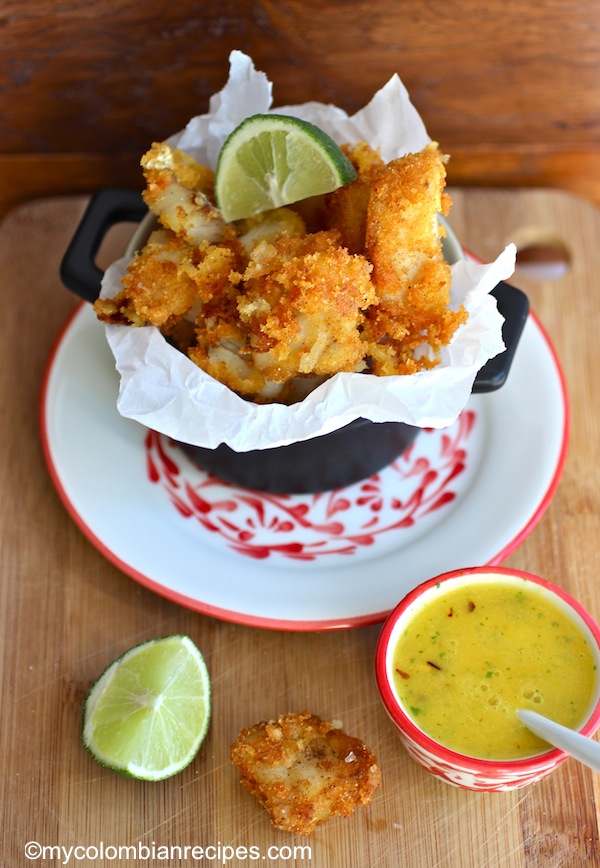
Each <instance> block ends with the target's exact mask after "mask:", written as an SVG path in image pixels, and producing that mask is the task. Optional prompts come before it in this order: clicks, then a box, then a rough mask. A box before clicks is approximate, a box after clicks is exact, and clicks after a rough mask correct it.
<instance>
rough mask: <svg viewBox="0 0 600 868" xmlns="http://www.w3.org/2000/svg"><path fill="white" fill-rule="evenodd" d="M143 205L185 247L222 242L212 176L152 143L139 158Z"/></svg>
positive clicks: (180, 155) (174, 150) (222, 223)
mask: <svg viewBox="0 0 600 868" xmlns="http://www.w3.org/2000/svg"><path fill="white" fill-rule="evenodd" d="M141 164H142V168H143V170H144V177H145V179H146V189H145V190H144V192H143V194H142V195H143V198H144V202H145V203H146V205H147V206H148V208H150V210H151V211H153V212H154V213H155V214H156V216H157V217H158V219H159V221H160V222H161V224H162V225H163V226H165V227H166V228H167V229H170V230H171V231H173V232H175V233H176V234H177V235H179V236H180V237H181V238H183V239H184V240H185V241H187V242H188V244H200V243H201V242H203V241H211V242H216V241H222V240H223V238H225V237H226V234H227V233H228V231H229V232H230V231H231V230H230V229H229V228H228V226H227V224H226V223H225V221H224V220H223V217H222V216H221V213H220V212H219V211H218V210H217V208H216V207H215V205H214V203H213V190H214V172H212V171H211V170H210V169H208V168H206V166H202V165H201V164H200V163H198V162H197V161H196V160H195V159H194V158H193V157H191V156H189V155H188V154H185V153H184V152H183V151H180V150H179V149H178V148H172V147H171V146H170V145H168V144H167V143H166V142H160V143H157V142H155V143H154V144H153V145H152V147H151V148H150V150H149V151H148V152H147V153H146V154H144V156H143V157H142V161H141Z"/></svg>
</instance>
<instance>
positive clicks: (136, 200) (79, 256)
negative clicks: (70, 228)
mask: <svg viewBox="0 0 600 868" xmlns="http://www.w3.org/2000/svg"><path fill="white" fill-rule="evenodd" d="M147 210H148V209H147V207H146V205H145V204H144V200H143V199H142V194H141V193H139V192H137V191H135V190H125V189H119V188H108V189H104V190H99V191H98V192H97V193H94V195H93V196H92V197H91V199H90V201H89V203H88V206H87V208H86V210H85V212H84V214H83V217H82V218H81V221H80V222H79V226H78V227H77V229H76V231H75V234H74V236H73V238H72V240H71V243H70V244H69V246H68V248H67V250H66V253H65V255H64V256H63V258H62V262H61V264H60V278H61V280H62V282H63V283H64V285H65V286H66V287H67V289H70V290H71V291H72V292H74V293H75V294H76V295H79V296H81V298H83V299H85V301H89V302H90V303H93V302H95V301H96V299H97V298H98V294H99V292H100V284H101V282H102V277H103V274H104V272H103V271H102V269H100V268H98V266H97V265H96V262H95V257H96V254H97V252H98V250H99V248H100V244H101V243H102V240H103V238H104V236H105V235H106V233H107V232H108V230H109V229H110V228H111V227H112V226H114V225H115V224H116V223H125V222H131V223H139V221H140V220H141V219H142V218H143V217H144V215H145V214H146V212H147Z"/></svg>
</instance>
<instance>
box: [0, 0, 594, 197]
mask: <svg viewBox="0 0 600 868" xmlns="http://www.w3.org/2000/svg"><path fill="white" fill-rule="evenodd" d="M599 21H600V0H586V2H585V3H584V2H582V0H529V2H528V3H522V2H519V0H486V2H485V3H481V2H478V0H453V2H452V3H448V2H447V0H427V2H426V3H425V2H423V0H322V2H319V3H318V4H315V3H310V2H309V3H307V2H306V0H202V2H198V0H178V2H177V3H173V2H171V0H144V2H143V3H139V2H138V0H93V2H90V0H60V3H56V2H55V0H27V2H22V0H0V82H2V86H0V214H2V213H4V212H5V211H6V210H7V209H8V208H9V207H11V206H12V205H14V204H16V203H18V202H20V201H25V200H27V199H31V198H35V197H36V196H42V195H48V194H64V193H83V194H86V195H87V194H89V193H91V192H93V191H94V190H96V189H98V188H99V187H104V186H109V185H111V184H118V185H120V186H134V187H138V186H139V184H140V175H139V159H140V155H141V154H142V153H144V151H145V150H146V149H147V147H148V146H149V144H150V142H152V141H154V140H156V139H159V140H161V139H163V138H164V137H165V136H167V135H170V134H171V133H174V132H176V131H177V130H179V129H180V128H181V127H182V126H183V125H184V124H185V123H186V122H187V120H188V119H189V118H190V117H192V116H193V115H195V114H199V113H202V112H205V111H207V108H208V99H209V97H210V96H211V94H213V93H215V92H216V91H217V90H219V89H220V88H221V87H222V86H223V85H224V83H225V81H226V78H227V73H228V60H227V58H228V55H229V52H230V51H231V50H232V49H236V48H237V49H241V50H242V51H245V52H246V53H247V54H249V55H250V56H251V57H252V58H253V59H254V61H255V63H256V66H257V69H260V70H263V71H264V72H266V73H267V75H268V76H269V77H270V79H271V80H272V81H273V82H274V99H275V105H289V104H293V103H297V102H304V101H305V100H309V99H315V100H321V101H323V102H332V103H335V104H336V105H339V106H341V107H342V108H344V109H346V110H347V111H348V112H354V111H356V110H357V109H359V108H361V107H362V106H363V105H365V104H366V102H367V101H368V100H369V99H370V98H371V96H372V95H373V93H374V92H375V91H376V90H377V89H378V88H380V87H382V85H384V84H385V83H386V82H387V80H388V79H389V78H390V76H391V75H392V74H393V73H395V72H397V73H398V74H399V75H400V77H401V78H402V80H403V81H404V82H405V84H406V85H407V87H408V89H409V93H410V94H411V97H412V99H413V101H414V103H415V105H416V107H417V109H418V111H419V112H420V113H421V115H422V117H423V118H424V120H425V123H426V125H427V127H428V129H429V131H430V134H431V135H432V137H434V138H436V139H437V140H438V141H439V142H440V143H441V145H442V147H443V149H444V151H445V152H446V153H449V154H451V155H452V161H451V163H450V166H449V172H450V178H451V181H452V183H454V184H460V185H466V184H470V185H475V186H484V185H485V186H498V185H500V186H524V185H528V186H538V187H546V186H552V187H562V188H563V189H567V190H570V191H572V192H576V193H579V194H582V195H585V196H587V197H590V198H593V199H594V200H595V201H596V202H599V203H600V112H599V110H598V106H599V99H598V95H599V91H600V39H599V38H598V28H599V23H598V22H599Z"/></svg>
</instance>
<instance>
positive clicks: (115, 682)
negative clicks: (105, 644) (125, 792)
mask: <svg viewBox="0 0 600 868" xmlns="http://www.w3.org/2000/svg"><path fill="white" fill-rule="evenodd" d="M209 721H210V678H209V675H208V670H207V668H206V664H205V662H204V659H203V657H202V655H201V654H200V652H199V651H198V649H197V648H196V646H195V645H194V643H193V642H192V640H191V639H189V638H188V637H187V636H180V635H176V636H166V637H165V638H162V639H151V640H150V641H148V642H143V643H142V644H141V645H137V646H135V647H134V648H131V649H130V650H129V651H126V652H125V653H124V654H123V655H122V656H121V657H119V658H118V659H117V660H115V661H114V662H113V663H111V664H110V666H109V667H108V668H107V669H105V671H104V672H103V673H102V675H101V676H100V678H99V679H98V680H97V681H96V683H95V684H94V685H93V687H92V689H91V690H90V692H89V694H88V697H87V699H86V700H85V704H84V707H83V729H82V740H83V744H84V745H85V747H86V748H87V750H88V751H89V752H90V754H91V755H92V756H93V757H94V759H95V760H97V762H99V763H101V764H102V765H104V766H107V767H108V768H111V769H113V771H116V772H120V773H121V774H125V775H129V776H131V777H134V778H140V779H141V780H147V781H160V780H163V779H164V778H168V777H170V776H171V775H174V774H177V772H180V771H181V770H182V769H184V768H185V767H186V766H187V765H189V763H190V762H191V761H192V760H193V759H194V757H195V756H196V754H197V753H198V750H199V748H200V745H201V744H202V741H203V740H204V737H205V735H206V733H207V731H208V725H209Z"/></svg>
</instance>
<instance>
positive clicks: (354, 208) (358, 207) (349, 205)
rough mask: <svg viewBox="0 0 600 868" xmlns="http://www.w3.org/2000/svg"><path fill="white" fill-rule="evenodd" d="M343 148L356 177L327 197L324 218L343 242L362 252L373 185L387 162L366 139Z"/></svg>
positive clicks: (325, 222)
mask: <svg viewBox="0 0 600 868" xmlns="http://www.w3.org/2000/svg"><path fill="white" fill-rule="evenodd" d="M343 150H344V152H345V153H346V156H347V157H348V159H349V160H350V162H351V163H352V165H353V166H354V168H355V169H356V173H357V177H356V180H355V181H352V182H351V183H350V184H345V185H344V186H343V187H338V189H337V190H334V191H333V192H332V193H328V194H327V195H326V196H325V197H324V203H323V214H322V219H323V221H324V224H325V226H326V227H327V228H335V229H338V230H339V232H340V236H341V243H342V245H343V246H344V247H346V248H347V249H348V250H349V251H350V253H361V254H363V253H364V252H365V235H366V227H367V209H368V206H369V196H370V193H371V184H372V182H373V180H374V179H375V177H376V176H377V174H378V173H379V172H380V170H381V169H382V168H383V165H384V163H383V160H382V159H381V157H380V155H379V152H378V151H377V150H375V149H374V148H371V147H369V145H367V144H366V142H359V143H358V144H356V145H346V146H345V147H344V148H343Z"/></svg>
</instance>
